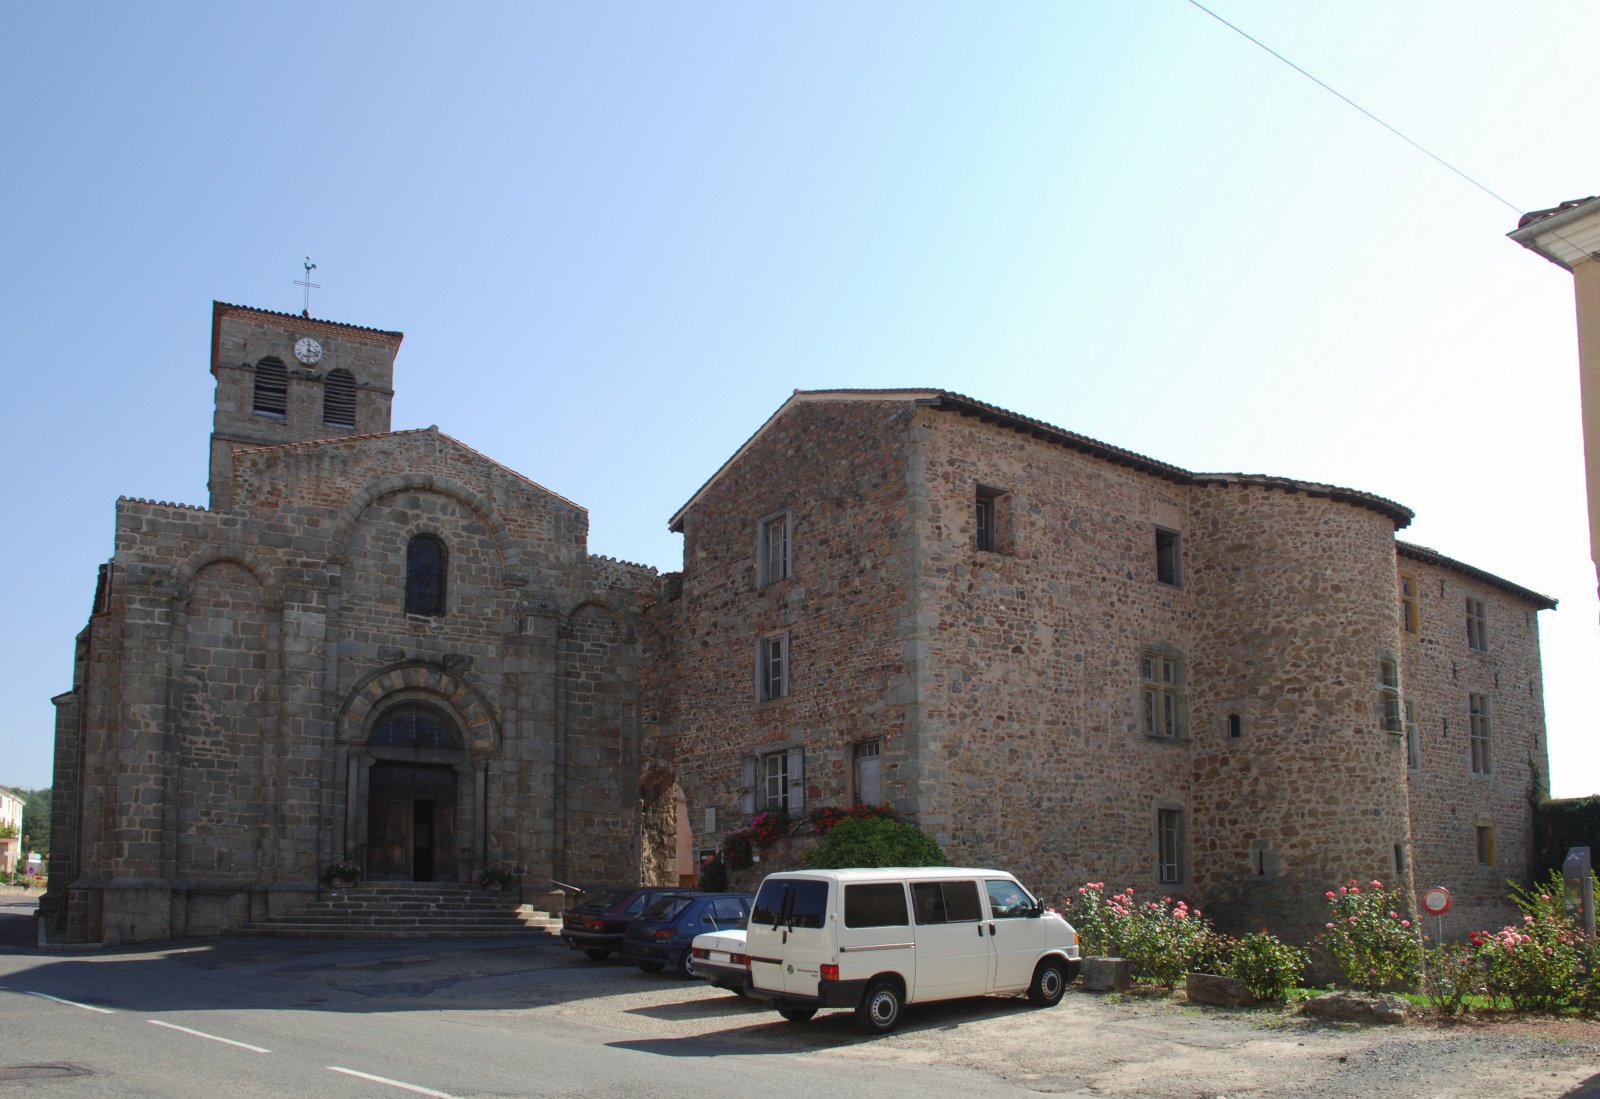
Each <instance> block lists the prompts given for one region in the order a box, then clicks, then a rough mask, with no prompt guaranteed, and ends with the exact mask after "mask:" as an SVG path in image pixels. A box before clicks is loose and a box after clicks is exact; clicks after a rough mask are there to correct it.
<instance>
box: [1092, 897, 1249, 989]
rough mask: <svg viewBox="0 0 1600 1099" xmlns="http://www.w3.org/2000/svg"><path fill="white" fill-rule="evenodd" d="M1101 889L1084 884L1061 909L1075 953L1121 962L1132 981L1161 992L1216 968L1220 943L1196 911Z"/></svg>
mask: <svg viewBox="0 0 1600 1099" xmlns="http://www.w3.org/2000/svg"><path fill="white" fill-rule="evenodd" d="M1105 888H1106V883H1105V882H1088V883H1087V884H1085V885H1083V886H1080V887H1079V889H1078V891H1077V894H1076V895H1075V896H1074V897H1073V898H1072V901H1071V902H1070V903H1069V904H1068V905H1067V906H1066V907H1067V910H1066V912H1065V913H1064V915H1065V916H1066V918H1067V921H1068V922H1069V923H1071V924H1072V926H1073V928H1074V929H1076V931H1077V932H1078V949H1079V951H1080V952H1082V953H1083V954H1085V955H1096V954H1107V955H1112V956H1114V957H1119V958H1126V959H1127V960H1128V971H1129V973H1130V975H1131V976H1132V977H1133V979H1134V980H1136V981H1143V982H1145V983H1148V984H1156V985H1160V986H1161V987H1163V988H1171V987H1172V986H1173V985H1175V984H1177V983H1178V982H1179V981H1180V980H1182V979H1183V975H1184V974H1185V973H1187V972H1188V971H1189V970H1191V969H1206V970H1214V969H1216V968H1217V967H1218V961H1219V958H1220V954H1221V952H1222V948H1223V945H1224V941H1225V940H1224V939H1223V938H1222V936H1220V935H1218V934H1217V933H1216V931H1215V930H1213V929H1212V927H1211V925H1210V924H1209V923H1208V922H1206V920H1205V918H1204V917H1203V916H1202V915H1201V914H1200V910H1199V909H1191V908H1190V907H1189V905H1188V903H1187V902H1185V901H1181V900H1180V901H1174V900H1173V899H1172V898H1171V897H1162V898H1161V899H1160V900H1159V901H1137V900H1135V899H1134V891H1133V889H1132V888H1131V887H1130V888H1127V889H1124V890H1123V891H1122V892H1120V893H1112V894H1110V895H1109V896H1108V895H1107V894H1106V891H1105Z"/></svg>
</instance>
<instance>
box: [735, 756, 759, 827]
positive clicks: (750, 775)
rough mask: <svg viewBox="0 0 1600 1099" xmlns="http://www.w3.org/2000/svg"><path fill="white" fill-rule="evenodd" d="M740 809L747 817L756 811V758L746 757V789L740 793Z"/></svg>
mask: <svg viewBox="0 0 1600 1099" xmlns="http://www.w3.org/2000/svg"><path fill="white" fill-rule="evenodd" d="M739 807H740V810H741V811H742V812H743V813H744V815H745V816H747V817H748V816H752V815H754V813H755V811H756V757H755V756H745V757H744V788H743V790H742V791H741V792H740V796H739Z"/></svg>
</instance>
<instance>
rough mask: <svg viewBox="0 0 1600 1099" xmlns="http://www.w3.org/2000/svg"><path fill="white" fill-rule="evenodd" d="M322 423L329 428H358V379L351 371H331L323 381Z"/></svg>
mask: <svg viewBox="0 0 1600 1099" xmlns="http://www.w3.org/2000/svg"><path fill="white" fill-rule="evenodd" d="M322 422H323V423H325V424H327V425H328V426H329V427H355V426H356V379H355V375H353V374H351V373H350V371H348V370H333V371H329V373H328V376H327V378H325V379H324V380H323V383H322Z"/></svg>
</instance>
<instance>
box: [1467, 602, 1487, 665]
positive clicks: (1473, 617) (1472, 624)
mask: <svg viewBox="0 0 1600 1099" xmlns="http://www.w3.org/2000/svg"><path fill="white" fill-rule="evenodd" d="M1467 648H1469V649H1476V650H1477V651H1478V652H1481V653H1486V652H1488V651H1489V616H1488V614H1487V613H1486V612H1485V611H1484V609H1483V600H1481V599H1468V600H1467Z"/></svg>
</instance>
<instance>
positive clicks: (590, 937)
mask: <svg viewBox="0 0 1600 1099" xmlns="http://www.w3.org/2000/svg"><path fill="white" fill-rule="evenodd" d="M699 894H700V890H698V889H682V888H673V887H668V886H651V887H646V888H638V887H636V886H614V887H609V888H601V889H596V890H595V891H593V892H592V893H587V894H585V895H584V898H583V900H582V901H581V902H580V903H579V904H578V905H577V907H575V908H569V909H568V910H567V911H566V912H564V913H563V914H562V916H561V939H562V941H563V942H565V943H566V944H567V945H568V946H570V947H572V948H573V949H574V950H581V951H583V952H584V953H585V954H587V955H589V957H591V958H593V959H594V960H595V961H597V962H598V961H600V960H601V959H602V958H604V957H606V956H607V955H609V954H611V953H612V952H613V951H618V950H621V949H622V937H623V935H624V933H626V932H627V930H628V921H629V920H632V919H635V918H636V917H637V916H638V915H639V914H640V913H641V912H643V911H644V910H645V907H646V906H647V905H649V904H652V903H654V902H655V901H658V900H660V899H661V898H663V897H672V896H698V895H699Z"/></svg>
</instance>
